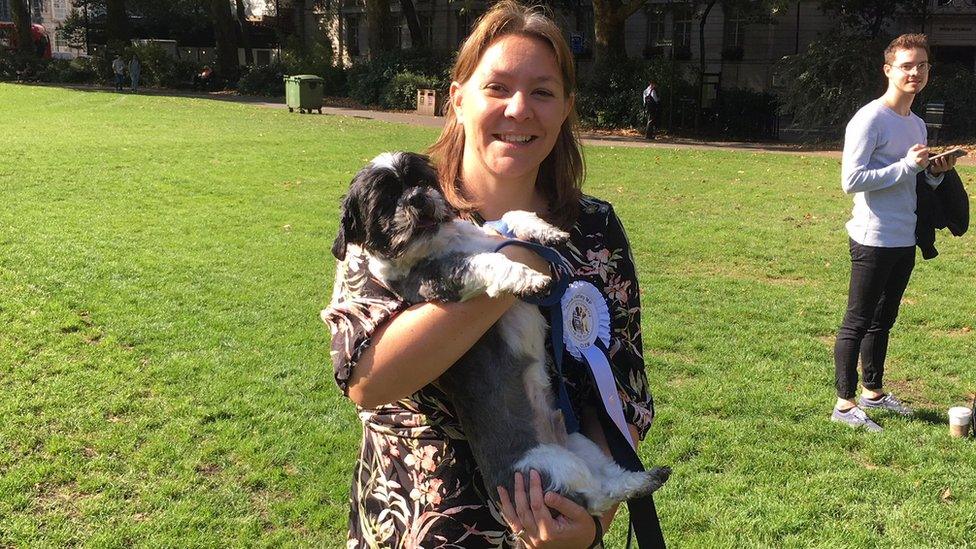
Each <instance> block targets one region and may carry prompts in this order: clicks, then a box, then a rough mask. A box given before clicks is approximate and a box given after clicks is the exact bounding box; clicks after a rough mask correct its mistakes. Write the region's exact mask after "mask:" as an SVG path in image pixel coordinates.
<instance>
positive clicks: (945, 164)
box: [929, 155, 957, 175]
mask: <svg viewBox="0 0 976 549" xmlns="http://www.w3.org/2000/svg"><path fill="white" fill-rule="evenodd" d="M956 160H957V158H956V157H955V156H952V155H949V156H943V157H942V158H936V159H935V160H933V161H932V162H931V163H930V164H929V173H930V174H932V175H939V174H940V173H945V172H947V171H949V170H951V169H952V168H953V166H955V165H956Z"/></svg>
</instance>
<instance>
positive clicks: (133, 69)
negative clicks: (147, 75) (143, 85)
mask: <svg viewBox="0 0 976 549" xmlns="http://www.w3.org/2000/svg"><path fill="white" fill-rule="evenodd" d="M141 74H142V66H140V65H139V57H138V56H137V55H133V56H132V59H131V60H130V61H129V81H130V82H131V83H132V91H133V92H137V91H139V76H140V75H141Z"/></svg>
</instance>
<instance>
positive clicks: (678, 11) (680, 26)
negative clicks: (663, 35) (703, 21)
mask: <svg viewBox="0 0 976 549" xmlns="http://www.w3.org/2000/svg"><path fill="white" fill-rule="evenodd" d="M693 23H694V19H693V16H692V13H691V9H690V8H689V7H688V6H677V7H675V9H674V23H673V24H674V27H673V29H672V31H673V35H674V36H673V40H674V46H675V47H676V48H690V47H691V26H692V24H693Z"/></svg>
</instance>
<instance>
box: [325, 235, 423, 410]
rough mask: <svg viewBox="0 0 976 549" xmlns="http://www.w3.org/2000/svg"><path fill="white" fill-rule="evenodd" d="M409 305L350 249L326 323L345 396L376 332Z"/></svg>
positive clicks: (334, 370) (341, 266) (338, 275)
mask: <svg viewBox="0 0 976 549" xmlns="http://www.w3.org/2000/svg"><path fill="white" fill-rule="evenodd" d="M407 306H408V304H407V303H406V302H404V301H403V300H402V299H400V298H399V297H398V296H397V295H396V294H395V293H393V292H392V291H391V290H389V289H388V288H386V287H385V286H383V285H382V284H381V283H380V282H379V281H378V280H376V278H375V277H373V276H372V275H371V274H370V272H369V269H368V268H367V265H366V260H365V259H364V258H363V256H362V253H361V252H360V251H359V250H355V249H353V246H350V247H349V250H348V251H347V253H346V259H345V261H342V262H340V263H338V264H337V265H336V277H335V284H334V286H333V290H332V301H331V303H329V307H328V308H327V309H325V310H323V311H322V315H321V316H322V320H323V321H324V322H325V323H326V324H328V325H329V330H330V331H331V333H332V349H331V351H330V353H329V354H330V358H331V361H332V373H333V375H334V376H335V381H336V384H337V385H338V386H339V389H341V390H342V394H344V395H348V394H349V377H350V376H351V375H352V369H353V367H354V366H355V365H356V362H357V361H358V360H359V357H360V356H361V355H362V353H363V351H364V350H365V349H366V348H367V347H369V345H370V343H371V342H372V341H371V340H372V336H373V334H374V333H375V332H376V329H377V328H379V327H380V326H382V325H383V324H385V323H386V322H387V321H389V320H390V319H391V318H393V317H394V316H396V315H397V313H399V312H400V311H402V310H403V309H405V308H407Z"/></svg>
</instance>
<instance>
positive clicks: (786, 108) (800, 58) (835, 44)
mask: <svg viewBox="0 0 976 549" xmlns="http://www.w3.org/2000/svg"><path fill="white" fill-rule="evenodd" d="M887 42H888V41H887V40H886V39H884V38H878V39H873V40H867V39H863V38H858V37H853V36H848V35H844V34H840V35H837V36H831V37H830V38H826V39H824V40H820V41H817V42H813V43H812V44H810V46H809V47H808V48H807V51H806V52H804V53H800V54H796V55H790V56H787V57H784V58H783V59H782V60H781V61H780V63H779V64H778V66H777V69H776V70H777V72H778V73H779V74H780V76H781V77H782V79H783V81H784V86H783V87H782V88H781V89H779V90H777V91H776V95H777V97H778V99H779V103H780V109H781V112H782V113H783V114H791V115H793V123H794V125H796V126H799V127H801V128H810V129H828V130H835V131H840V132H842V131H843V129H844V126H845V125H846V124H847V121H848V120H849V119H850V118H851V116H852V115H853V114H854V113H855V112H857V110H858V109H859V108H861V107H862V106H863V105H865V104H866V103H867V102H868V101H870V100H872V99H874V98H876V97H878V96H880V95H881V94H882V93H883V92H884V89H885V84H886V81H885V78H884V75H883V73H882V72H881V68H882V65H883V64H884V58H883V56H882V52H883V51H884V48H885V46H886V45H887ZM865 52H870V53H871V54H870V55H865Z"/></svg>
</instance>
